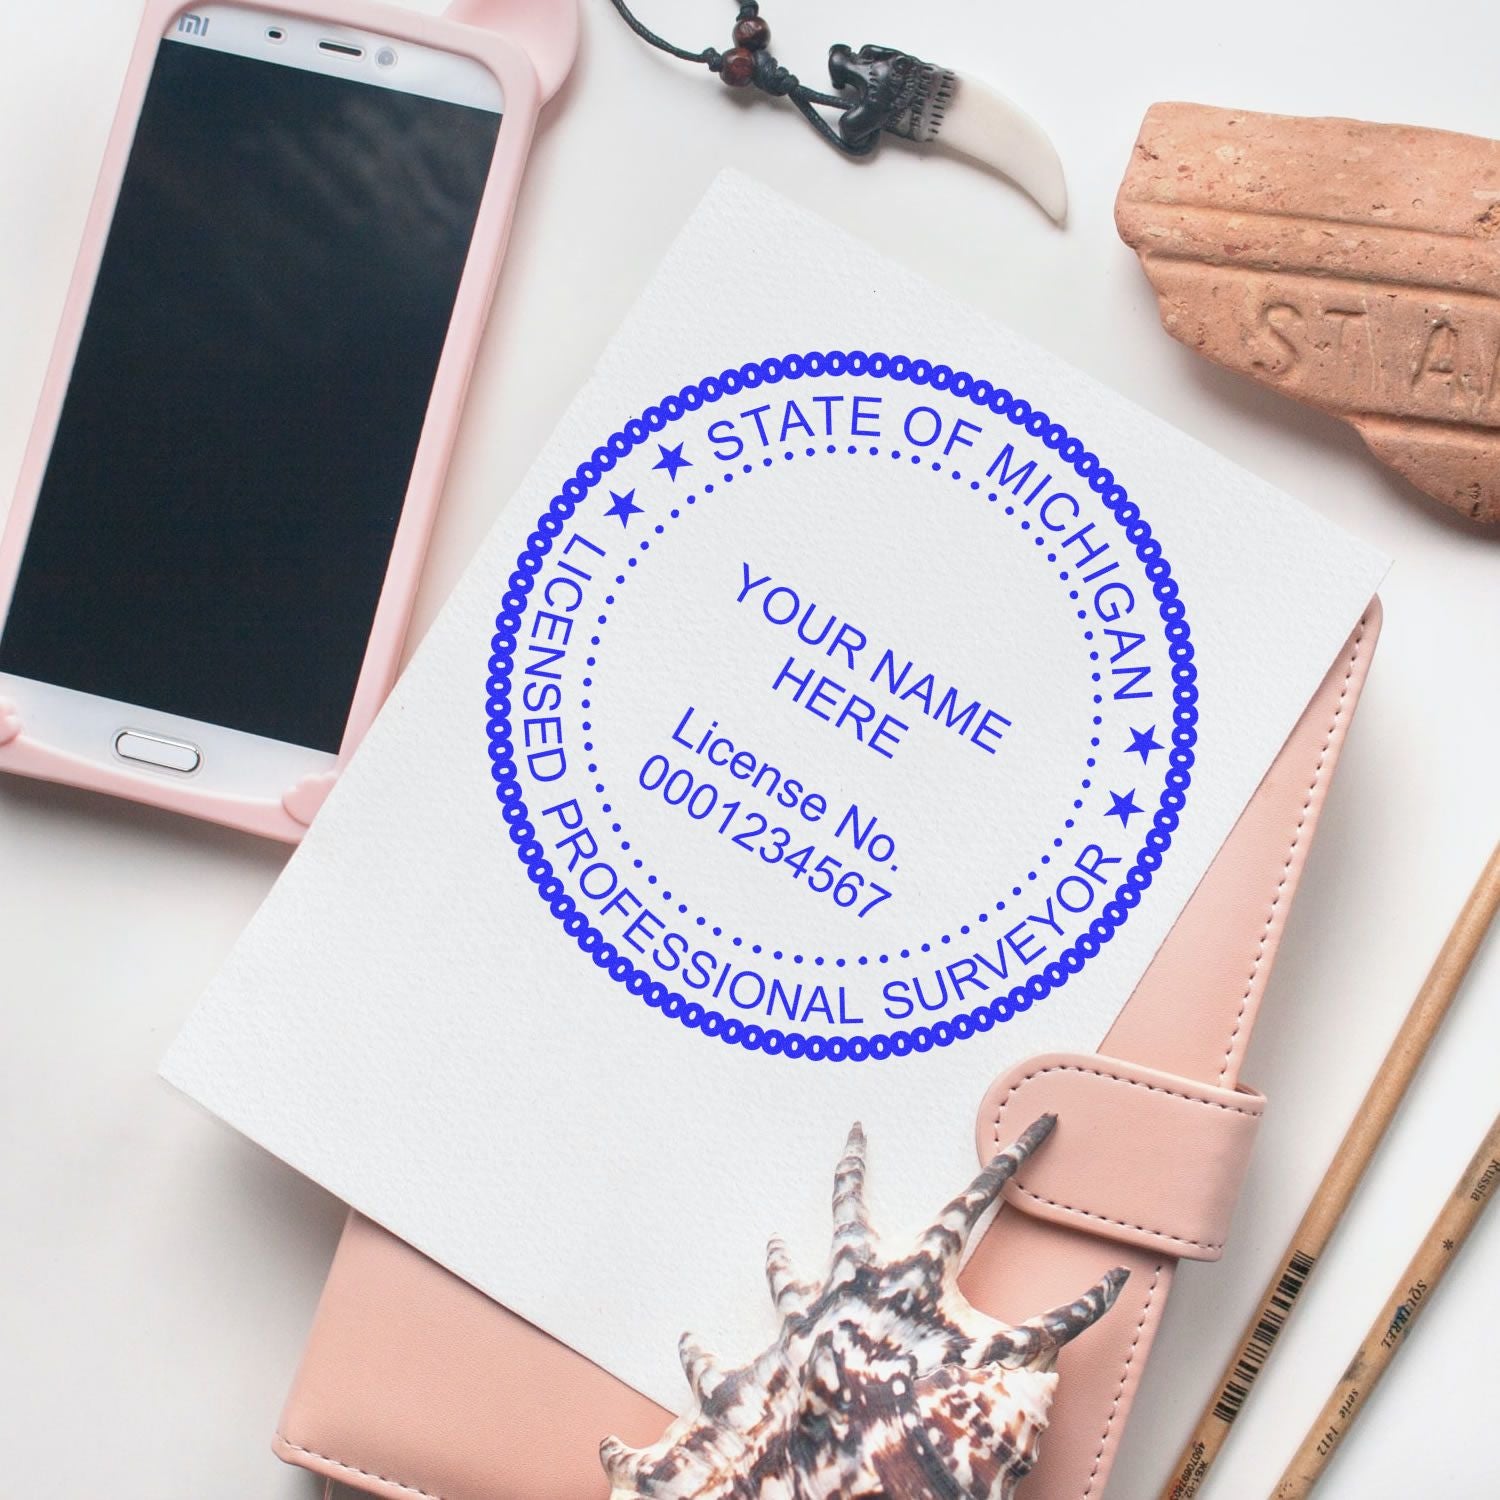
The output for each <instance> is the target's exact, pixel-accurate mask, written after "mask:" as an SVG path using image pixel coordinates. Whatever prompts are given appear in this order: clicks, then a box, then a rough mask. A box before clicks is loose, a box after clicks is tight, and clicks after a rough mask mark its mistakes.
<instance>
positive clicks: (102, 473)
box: [0, 40, 500, 751]
mask: <svg viewBox="0 0 1500 1500" xmlns="http://www.w3.org/2000/svg"><path fill="white" fill-rule="evenodd" d="M499 128H500V115H499V114H498V113H496V112H493V111H490V110H485V109H476V108H473V107H471V106H468V105H463V104H455V103H449V102H447V101H445V100H441V99H433V98H427V97H425V96H421V95H417V94H411V93H404V92H400V91H398V90H397V89H395V88H390V87H376V86H373V85H371V84H368V83H362V82H355V81H353V80H351V79H344V78H340V77H330V76H327V75H326V74H323V73H317V72H311V71H306V70H303V69H300V68H296V67H289V66H285V65H282V64H279V63H276V62H271V61H263V60H261V59H259V58H251V57H245V56H240V55H237V54H235V53H231V52H222V51H213V50H209V49H208V48H207V47H199V46H192V45H188V44H185V43H180V42H176V41H171V40H167V41H163V42H162V43H161V45H160V49H159V52H158V55H157V58H156V63H155V67H154V71H153V73H152V77H151V81H150V84H149V88H148V91H147V94H146V98H145V103H144V107H143V111H142V113H141V116H140V120H139V124H138V127H137V131H136V135H135V140H134V144H133V146H132V148H131V151H130V157H129V162H128V165H127V168H126V171H125V175H124V180H123V184H122V187H121V191H120V195H119V201H118V206H117V208H116V210H115V216H114V220H113V223H112V225H111V228H110V231H109V234H108V237H107V241H106V244H105V249H104V254H103V260H102V263H101V265H100V269H99V274H98V279H97V283H96V286H95V290H94V295H93V300H92V302H91V304H90V307H89V311H88V315H87V319H86V321H85V325H84V328H83V333H82V338H81V342H80V345H79V348H78V352H77V357H76V361H75V364H74V368H73V373H72V377H71V382H70V384H69V387H68V391H67V395H66V397H65V399H64V403H63V406H62V410H61V413H60V417H59V424H58V427H57V431H56V435H55V438H54V441H53V445H52V450H51V454H50V457H49V460H48V463H47V468H46V471H45V475H44V477H43V481H42V486H41V491H40V494H39V497H38V500H37V505H36V511H35V516H34V519H33V523H32V527H31V530H30V534H29V537H28V540H27V545H26V549H25V553H24V555H23V558H22V562H21V568H20V572H19V575H18V577H17V581H16V587H15V592H14V597H13V600H12V604H11V609H10V613H9V617H8V619H7V622H6V625H5V630H4V634H3V636H0V671H5V672H10V673H14V674H16V675H17V676H21V677H28V678H32V679H35V680H38V681H42V682H50V683H56V684H58V685H60V686H62V687H66V688H73V689H77V690H79V691H81V692H85V693H92V694H96V695H99V696H102V697H106V698H112V699H117V700H121V701H123V702H125V703H130V704H137V705H141V706H143V707H146V708H150V709H156V710H160V711H163V712H166V713H173V714H181V715H184V716H186V717H189V718H193V719H199V720H204V721H207V722H209V723H213V724H222V725H226V726H228V727H230V728H232V729H239V730H244V731H247V732H249V733H252V734H257V735H265V736H268V737H270V738H272V739H277V740H284V741H288V742H290V743H292V744H296V745H303V746H307V747H310V748H312V749H316V750H325V751H337V749H338V748H339V744H340V741H341V740H342V738H343V732H344V725H345V721H346V719H347V718H348V713H349V707H350V703H351V701H352V699H353V695H354V689H355V684H356V681H357V679H358V676H359V671H360V667H361V663H362V661H363V659H364V655H365V650H366V645H367V638H368V635H369V631H370V627H371V622H372V620H373V617H374V614H375V607H376V603H377V600H378V599H379V596H380V592H381V587H382V584H383V582H384V578H385V572H386V565H387V562H388V560H389V556H390V550H391V543H392V538H393V536H394V534H395V531H396V526H397V522H398V521H399V520H400V516H401V507H402V501H403V499H404V496H405V493H406V488H407V484H408V481H409V479H410V476H411V470H412V462H413V458H414V456H415V453H416V448H417V441H418V438H419V436H420V434H421V430H422V426H423V421H424V418H425V415H426V410H427V404H428V398H429V395H430V393H431V388H432V381H433V376H434V372H435V371H436V369H437V364H438V357H439V355H440V353H441V352H442V348H443V343H444V340H445V337H446V334H447V330H448V324H449V320H450V318H451V315H452V310H453V301H454V296H455V294H456V292H457V289H458V283H459V278H460V275H461V273H462V270H463V266H464V260H465V257H466V255H467V254H468V249H469V243H470V240H471V238H472V235H473V230H474V221H475V217H476V215H477V213H478V210H479V203H480V198H481V196H482V193H483V190H484V184H485V180H486V177H487V174H488V172H489V168H490V162H491V159H492V157H493V154H494V149H495V141H496V137H497V133H498V131H499Z"/></svg>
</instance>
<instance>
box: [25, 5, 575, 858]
mask: <svg viewBox="0 0 1500 1500" xmlns="http://www.w3.org/2000/svg"><path fill="white" fill-rule="evenodd" d="M239 3H242V4H245V5H248V6H250V7H252V8H254V9H258V10H267V11H273V10H274V11H276V12H279V13H281V14H291V15H304V16H309V17H313V18H316V19H320V20H329V21H336V22H342V23H345V24H348V25H351V26H359V27H363V28H365V29H367V30H371V31H378V32H380V33H382V34H383V35H386V36H393V37H396V38H398V39H401V40H405V41H408V42H411V43H413V44H416V45H419V46H427V47H437V48H442V49H444V50H446V51H448V52H455V53H459V54H462V55H464V56H467V57H472V58H475V59H476V60H478V61H479V62H480V63H482V64H483V65H484V66H485V67H487V68H489V70H490V71H491V72H492V73H493V74H494V75H495V76H496V77H497V78H498V79H499V81H500V86H501V89H502V91H503V97H504V116H503V120H502V123H501V127H500V133H499V136H498V138H497V141H496V146H495V157H494V161H493V162H492V164H491V166H490V174H489V178H488V181H487V182H486V184H485V194H484V199H483V201H482V203H481V204H480V209H479V215H478V218H477V220H476V222H475V225H474V237H473V241H472V243H471V245H470V248H469V256H468V260H467V262H466V263H465V266H464V272H463V276H462V278H461V280H460V282H459V287H458V293H457V296H456V298H455V300H454V304H453V318H452V322H451V324H450V326H449V329H448V339H447V342H446V344H445V345H444V347H443V353H442V357H441V359H440V361H439V363H438V369H437V375H436V377H435V378H434V381H433V387H432V396H431V400H430V402H429V405H428V409H427V419H426V422H425V423H424V425H423V428H422V435H421V439H420V441H419V443H418V446H417V453H416V459H415V462H414V464H413V466H412V475H411V483H410V485H409V486H408V488H407V492H406V499H405V504H404V508H403V510H402V513H401V521H400V524H399V526H398V527H397V530H396V536H395V541H394V544H393V546H392V549H391V557H390V563H389V566H388V568H387V571H386V577H385V585H384V587H383V589H382V591H381V595H380V600H379V603H378V605H377V607H376V611H375V619H374V624H373V626H372V628H371V631H370V639H369V645H368V647H367V649H366V654H365V659H364V664H363V667H362V668H361V670H360V674H359V680H358V684H357V686H356V688H355V692H354V700H353V704H352V707H351V709H350V712H349V719H348V723H347V725H346V726H345V730H344V738H343V743H342V744H341V745H340V747H339V754H338V767H339V768H340V769H341V768H342V767H343V765H344V764H345V763H346V762H347V760H348V758H349V756H350V755H352V754H353V753H354V750H355V748H356V746H357V745H358V744H359V742H360V740H361V739H362V738H363V736H364V733H365V731H366V730H367V729H368V728H369V726H370V723H371V721H372V720H373V719H374V717H375V715H376V713H377V712H378V711H379V708H380V705H381V704H382V703H383V702H384V701H385V697H386V694H387V693H388V692H389V691H390V688H391V684H392V683H393V682H394V680H395V677H396V669H397V665H398V662H399V659H400V654H401V643H402V641H403V639H404V638H405V635H406V628H407V624H408V621H409V619H410V616H411V607H412V601H413V599H414V597H415V595H416V590H417V581H418V578H419V576H420V573H421V567H422V558H423V556H424V554H425V552H426V549H427V538H428V535H429V533H430V532H431V529H432V521H433V517H434V515H435V513H436V510H437V503H438V498H439V495H440V494H441V491H442V485H443V476H444V474H445V473H446V471H447V467H448V459H449V456H450V454H451V452H452V449H453V439H454V435H455V433H456V431H457V428H458V419H459V413H460V411H461V410H462V407H463V400H464V393H465V391H466V389H467V387H468V383H469V373H470V370H471V369H472V367H473V363H474V356H475V353H476V351H477V349H478V346H479V338H480V335H481V333H482V332H483V329H484V323H485V318H486V317H487V315H488V313H489V307H490V300H491V297H492V296H493V294H494V289H495V280H496V277H497V275H498V273H499V269H500V260H501V256H502V255H503V253H504V249H505V242H506V238H507V235H508V233H509V230H510V222H511V214H512V211H513V210H514V207H515V201H516V194H517V191H518V190H519V187H520V182H521V172H522V170H523V168H524V167H525V164H526V157H527V153H528V151H529V150H530V146H531V137H532V131H533V128H534V127H535V124H536V118H537V113H538V111H539V110H540V108H541V106H542V104H543V103H544V102H545V101H546V100H547V99H549V98H551V96H552V95H553V94H554V93H555V92H556V90H557V89H558V87H559V86H560V85H561V83H562V81H563V79H564V78H565V77H566V76H567V74H568V71H569V69H570V68H571V67H572V63H573V57H574V54H575V52H576V50H577V41H578V12H577V6H576V0H454V3H453V4H452V5H450V6H449V8H448V10H447V12H446V13H445V14H444V15H442V16H439V17H431V16H423V15H419V14H416V13H413V12H411V11H406V10H402V9H399V8H397V7H394V6H389V5H382V4H379V3H378V0H321V3H310V0H274V3H270V0H268V3H263V0H239ZM189 8H190V6H189V5H187V4H184V3H182V0H148V3H147V5H146V8H145V14H144V15H143V17H142V19H141V29H140V31H139V33H138V34H137V37H136V41H135V46H134V49H133V51H132V53H131V57H130V65H129V68H128V70H127V72H126V75H125V83H124V87H123V89H122V91H121V95H120V103H119V107H118V109H117V111H116V114H115V120H114V125H113V126H112V128H111V130H110V135H109V140H108V143H107V144H106V146H105V150H104V161H103V165H102V166H101V168H100V173H99V182H98V186H97V187H96V188H95V191H94V199H93V203H92V204H91V205H90V208H89V214H88V219H87V221H86V223H85V226H84V232H83V243H82V245H81V247H80V249H79V252H78V260H77V263H76V265H75V266H74V270H73V278H72V281H71V283H70V284H69V287H68V295H67V300H66V302H65V303H64V305H63V314H62V322H61V324H60V326H59V328H58V332H57V339H56V342H55V343H54V345H53V349H52V358H51V361H50V362H49V364H48V367H47V374H46V378H45V380H44V382H43V385H42V393H41V399H40V401H39V403H38V406H37V413H36V418H35V420H34V422H33V424H32V429H31V436H30V439H29V441H28V443H27V446H26V451H25V456H24V457H23V459H22V463H21V473H20V479H19V482H18V484H17V488H16V495H15V500H14V502H13V504H12V506H11V510H10V515H9V517H8V520H7V522H6V526H5V530H4V532H3V534H0V618H3V609H4V608H8V605H9V600H10V596H11V593H12V590H13V589H14V586H15V580H16V575H17V573H18V571H19V569H20V564H21V554H22V550H23V548H24V547H25V544H26V537H27V534H28V532H29V531H30V528H31V519H32V514H33V512H34V510H35V507H36V500H37V494H38V491H39V490H40V488H41V481H42V474H43V471H44V470H45V468H46V465H47V458H48V454H49V453H50V451H51V447H52V439H53V435H54V433H55V431H56V427H57V421H58V416H59V413H60V412H61V409H62V403H63V397H64V395H65V394H66V392H67V388H68V381H69V378H70V376H71V373H72V368H73V360H74V357H75V355H76V352H77V348H78V341H79V337H80V335H81V333H82V331H83V322H84V317H85V315H86V313H87V311H88V305H89V300H90V297H91V296H92V294H93V288H94V280H95V277H96V275H97V273H98V270H99V262H100V259H101V257H102V255H103V252H104V242H105V237H106V235H107V234H108V232H109V226H110V222H111V220H112V218H113V216H114V208H115V200H116V198H117V196H118V193H119V190H120V183H121V180H122V178H123V177H124V173H125V164H126V159H127V157H128V156H129V152H130V145H131V141H132V140H133V138H134V135H135V126H136V120H137V118H138V116H139V114H140V110H141V103H142V100H143V99H144V97H145V93H146V87H147V84H148V82H149V81H150V77H151V70H152V67H153V65H154V63H155V60H156V51H157V45H158V43H159V42H160V40H161V38H162V36H163V34H164V33H165V32H166V30H167V27H168V24H169V23H170V22H171V21H172V20H173V18H174V17H176V16H177V15H178V14H180V13H181V12H183V11H184V10H187V9H189ZM0 770H6V771H12V772H16V773H18V774H20V775H23V776H33V777H38V778H40V779H42V780H44V781H60V782H67V783H70V784H72V785H74V786H81V787H86V788H89V789H90V790H93V791H99V792H111V793H113V794H114V795H115V796H117V797H125V798H128V799H130V800H131V801H134V802H147V803H153V804H155V805H156V806H158V807H166V808H171V809H172V810H174V811H176V812H182V813H188V814H190V815H192V816H193V817H198V818H206V819H208V820H209V821H211V822H215V823H223V824H226V825H227V826H229V827H231V828H240V829H244V830H245V831H247V832H249V833H258V834H262V835H264V836H266V837H269V838H278V839H284V840H286V841H288V842H296V841H297V840H298V839H300V838H301V837H302V834H303V832H304V831H305V830H306V828H307V826H308V824H309V823H311V822H312V819H313V816H314V815H315V814H316V812H317V810H318V808H319V807H321V806H322V803H323V800H324V798H325V797H326V796H327V795H328V792H329V791H330V790H331V789H332V786H333V784H334V781H335V780H336V779H337V775H338V772H337V770H335V771H333V772H329V773H326V774H323V775H317V776H309V777H306V778H304V779H303V780H302V781H301V782H299V783H298V784H297V785H296V786H290V787H287V788H286V791H285V792H284V794H283V795H282V797H281V798H280V800H279V801H269V800H266V801H260V800H255V799H252V798H248V797H231V796H224V795H221V794H219V793H214V792H206V791H202V790H199V789H196V788H194V787H193V786H192V785H191V784H190V783H186V782H182V783H173V782H166V781H163V780H162V779H160V778H159V777H155V776H153V775H151V774H149V773H145V772H132V771H130V770H128V769H126V768H125V767H123V766H116V765H111V764H106V763H103V762H96V761H92V760H88V759H84V758H82V757H79V756H76V755H72V754H68V753H65V752H63V751H60V750H57V749H54V748H52V747H50V746H48V745H45V744H42V743H40V742H38V741H37V740H36V739H34V738H32V737H30V736H29V735H28V734H27V732H26V723H25V718H24V714H23V713H22V710H21V707H20V706H19V705H17V704H15V703H12V702H10V701H8V700H6V699H3V698H0Z"/></svg>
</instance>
